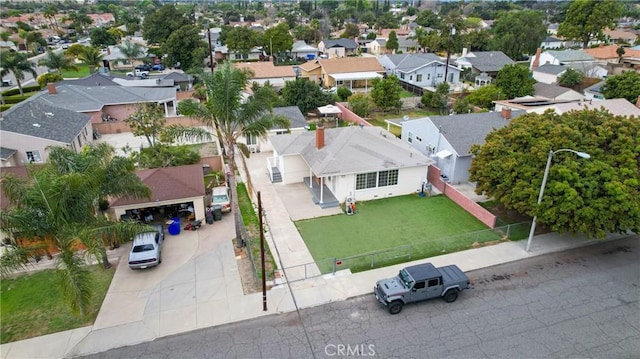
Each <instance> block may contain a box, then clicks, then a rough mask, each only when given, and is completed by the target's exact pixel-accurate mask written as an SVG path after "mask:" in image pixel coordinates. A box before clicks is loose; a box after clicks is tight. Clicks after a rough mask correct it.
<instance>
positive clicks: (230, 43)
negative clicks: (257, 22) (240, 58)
mask: <svg viewBox="0 0 640 359" xmlns="http://www.w3.org/2000/svg"><path fill="white" fill-rule="evenodd" d="M220 41H222V42H223V43H224V44H225V45H227V48H228V49H229V51H234V52H238V53H240V54H242V55H247V54H248V53H249V51H251V49H253V48H254V47H255V46H258V45H260V36H258V34H257V33H256V32H255V31H253V30H251V29H249V28H246V27H244V26H238V27H231V26H223V27H222V32H221V33H220Z"/></svg>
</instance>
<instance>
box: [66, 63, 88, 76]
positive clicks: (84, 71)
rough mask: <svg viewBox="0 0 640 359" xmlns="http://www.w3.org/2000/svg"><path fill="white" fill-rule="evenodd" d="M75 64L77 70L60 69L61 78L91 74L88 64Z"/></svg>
mask: <svg viewBox="0 0 640 359" xmlns="http://www.w3.org/2000/svg"><path fill="white" fill-rule="evenodd" d="M76 66H77V67H78V71H74V70H62V78H65V79H69V78H82V77H85V76H89V75H91V72H90V71H89V66H87V65H85V64H76Z"/></svg>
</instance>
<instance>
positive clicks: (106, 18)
mask: <svg viewBox="0 0 640 359" xmlns="http://www.w3.org/2000/svg"><path fill="white" fill-rule="evenodd" d="M87 16H89V17H90V18H91V20H92V21H93V22H92V23H91V26H97V27H105V26H109V25H112V24H113V23H115V21H116V19H115V17H114V16H113V14H112V13H110V12H105V13H102V14H87Z"/></svg>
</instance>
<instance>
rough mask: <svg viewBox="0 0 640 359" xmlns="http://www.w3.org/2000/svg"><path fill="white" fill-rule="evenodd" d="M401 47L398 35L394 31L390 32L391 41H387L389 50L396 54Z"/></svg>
mask: <svg viewBox="0 0 640 359" xmlns="http://www.w3.org/2000/svg"><path fill="white" fill-rule="evenodd" d="M399 46H400V44H399V43H398V35H397V34H396V32H395V31H394V30H391V32H389V39H388V40H387V50H390V51H392V52H393V53H394V54H395V53H396V51H398V47H399Z"/></svg>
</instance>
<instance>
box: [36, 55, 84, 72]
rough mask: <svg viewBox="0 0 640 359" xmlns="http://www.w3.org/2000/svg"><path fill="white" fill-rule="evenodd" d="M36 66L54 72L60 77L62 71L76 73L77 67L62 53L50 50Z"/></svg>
mask: <svg viewBox="0 0 640 359" xmlns="http://www.w3.org/2000/svg"><path fill="white" fill-rule="evenodd" d="M38 65H40V66H45V67H47V68H49V69H50V70H56V72H57V73H59V74H60V75H62V70H74V71H78V66H76V65H75V62H74V61H73V58H71V57H68V56H66V55H65V54H64V53H61V52H59V53H58V52H53V51H51V50H47V55H46V56H45V57H43V58H41V59H40V61H38Z"/></svg>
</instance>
